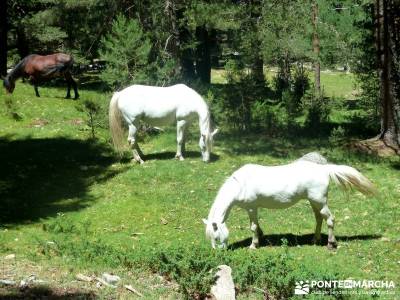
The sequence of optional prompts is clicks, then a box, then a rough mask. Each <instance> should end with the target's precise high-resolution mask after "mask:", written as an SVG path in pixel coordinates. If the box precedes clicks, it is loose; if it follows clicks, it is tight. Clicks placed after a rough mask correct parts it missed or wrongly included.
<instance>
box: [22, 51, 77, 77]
mask: <svg viewBox="0 0 400 300" xmlns="http://www.w3.org/2000/svg"><path fill="white" fill-rule="evenodd" d="M24 61H25V62H24V64H25V72H26V73H27V74H29V75H33V76H34V75H37V76H38V75H39V74H40V75H43V74H41V73H43V72H46V73H48V72H49V70H50V71H51V70H52V69H54V72H53V73H57V72H61V71H65V70H66V69H68V68H70V67H71V66H72V64H73V59H72V56H71V55H69V54H65V53H54V54H49V55H39V54H31V55H28V56H27V57H25V59H24ZM50 73H51V72H50Z"/></svg>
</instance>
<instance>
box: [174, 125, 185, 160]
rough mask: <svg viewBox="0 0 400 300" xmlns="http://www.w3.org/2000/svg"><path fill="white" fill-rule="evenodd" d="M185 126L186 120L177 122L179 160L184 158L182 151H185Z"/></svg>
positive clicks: (177, 154) (177, 153) (176, 156)
mask: <svg viewBox="0 0 400 300" xmlns="http://www.w3.org/2000/svg"><path fill="white" fill-rule="evenodd" d="M185 126H186V121H185V120H180V121H178V122H177V123H176V141H177V149H176V155H175V158H177V159H179V160H184V158H183V155H182V152H183V151H185Z"/></svg>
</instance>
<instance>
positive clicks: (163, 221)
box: [160, 218, 168, 225]
mask: <svg viewBox="0 0 400 300" xmlns="http://www.w3.org/2000/svg"><path fill="white" fill-rule="evenodd" d="M160 222H161V224H163V225H167V224H168V221H167V219H164V218H161V219H160Z"/></svg>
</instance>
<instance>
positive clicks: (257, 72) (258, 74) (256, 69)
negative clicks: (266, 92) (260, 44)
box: [251, 49, 265, 85]
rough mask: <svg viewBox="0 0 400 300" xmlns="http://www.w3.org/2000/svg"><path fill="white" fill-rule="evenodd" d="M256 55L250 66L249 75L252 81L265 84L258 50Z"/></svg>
mask: <svg viewBox="0 0 400 300" xmlns="http://www.w3.org/2000/svg"><path fill="white" fill-rule="evenodd" d="M256 51H257V52H258V53H257V54H256V57H255V59H254V62H253V64H252V66H251V73H252V75H253V78H254V80H255V81H256V82H257V83H258V84H262V85H264V84H265V78H264V62H263V60H262V58H261V55H260V51H259V49H257V50H256Z"/></svg>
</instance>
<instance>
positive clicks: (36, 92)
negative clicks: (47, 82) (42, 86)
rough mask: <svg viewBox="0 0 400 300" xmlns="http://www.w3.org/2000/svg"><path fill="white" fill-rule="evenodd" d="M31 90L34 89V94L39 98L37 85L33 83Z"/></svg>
mask: <svg viewBox="0 0 400 300" xmlns="http://www.w3.org/2000/svg"><path fill="white" fill-rule="evenodd" d="M33 88H34V89H35V94H36V97H40V95H39V89H38V85H37V84H36V83H34V84H33Z"/></svg>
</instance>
